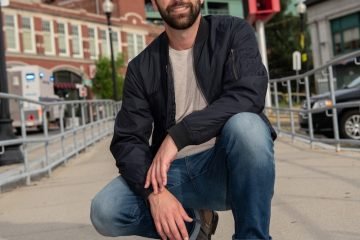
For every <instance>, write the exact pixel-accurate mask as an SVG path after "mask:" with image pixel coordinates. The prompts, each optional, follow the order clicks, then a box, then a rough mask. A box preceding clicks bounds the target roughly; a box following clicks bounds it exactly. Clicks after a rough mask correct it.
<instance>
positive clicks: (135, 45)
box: [127, 33, 145, 61]
mask: <svg viewBox="0 0 360 240" xmlns="http://www.w3.org/2000/svg"><path fill="white" fill-rule="evenodd" d="M127 42H128V61H130V60H131V59H133V58H134V57H136V55H138V54H139V53H140V52H141V51H142V50H143V49H144V48H145V43H144V36H143V35H140V34H134V33H128V34H127Z"/></svg>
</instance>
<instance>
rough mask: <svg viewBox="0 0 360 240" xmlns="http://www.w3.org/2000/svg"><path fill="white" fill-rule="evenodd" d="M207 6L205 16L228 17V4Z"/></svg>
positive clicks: (210, 3)
mask: <svg viewBox="0 0 360 240" xmlns="http://www.w3.org/2000/svg"><path fill="white" fill-rule="evenodd" d="M207 6H208V12H207V14H214V15H216V14H217V15H229V4H228V3H212V2H208V3H207Z"/></svg>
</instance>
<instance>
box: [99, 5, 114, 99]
mask: <svg viewBox="0 0 360 240" xmlns="http://www.w3.org/2000/svg"><path fill="white" fill-rule="evenodd" d="M102 7H103V11H104V13H105V15H106V19H107V25H108V28H109V39H110V51H111V53H110V54H111V76H112V82H113V97H114V100H115V101H116V100H118V95H117V82H116V68H115V60H114V47H113V41H112V29H111V13H112V11H113V10H114V4H113V3H112V2H111V0H105V1H104V2H103V6H102Z"/></svg>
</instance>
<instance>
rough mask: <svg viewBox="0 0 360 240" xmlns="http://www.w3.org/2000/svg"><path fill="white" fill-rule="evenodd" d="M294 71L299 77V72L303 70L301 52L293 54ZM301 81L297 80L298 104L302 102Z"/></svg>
mask: <svg viewBox="0 0 360 240" xmlns="http://www.w3.org/2000/svg"><path fill="white" fill-rule="evenodd" d="M292 56H293V70H294V71H295V72H296V75H299V71H300V70H301V53H300V52H299V51H295V52H293V55H292ZM299 88H300V86H299V79H296V102H297V103H299V102H300V97H299V91H300V89H299Z"/></svg>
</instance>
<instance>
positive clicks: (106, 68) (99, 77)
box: [93, 54, 124, 100]
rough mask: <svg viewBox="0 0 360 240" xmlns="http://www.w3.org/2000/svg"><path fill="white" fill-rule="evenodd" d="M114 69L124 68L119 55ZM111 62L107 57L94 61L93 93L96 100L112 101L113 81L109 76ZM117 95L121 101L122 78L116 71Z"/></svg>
mask: <svg viewBox="0 0 360 240" xmlns="http://www.w3.org/2000/svg"><path fill="white" fill-rule="evenodd" d="M115 67H116V69H118V70H119V69H121V68H123V67H124V58H123V56H122V55H121V54H119V55H118V57H117V59H116V62H115ZM111 71H112V70H111V61H110V59H109V58H107V57H101V58H99V60H97V61H96V75H95V78H94V87H93V91H94V93H95V95H96V96H97V97H98V98H101V99H114V93H113V81H112V75H111ZM116 81H117V93H118V97H119V99H117V100H120V99H122V92H123V91H122V90H123V85H124V76H123V75H121V74H119V72H118V71H116Z"/></svg>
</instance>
